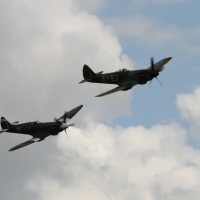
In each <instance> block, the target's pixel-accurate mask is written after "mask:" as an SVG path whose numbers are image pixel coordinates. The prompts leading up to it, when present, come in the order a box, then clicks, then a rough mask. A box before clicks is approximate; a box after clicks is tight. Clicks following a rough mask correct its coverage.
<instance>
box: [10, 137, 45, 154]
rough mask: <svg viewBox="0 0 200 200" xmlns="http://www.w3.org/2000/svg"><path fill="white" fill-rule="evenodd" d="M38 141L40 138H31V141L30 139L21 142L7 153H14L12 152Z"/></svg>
mask: <svg viewBox="0 0 200 200" xmlns="http://www.w3.org/2000/svg"><path fill="white" fill-rule="evenodd" d="M40 140H41V138H32V139H30V140H28V141H26V142H23V143H21V144H18V145H16V146H14V147H13V148H11V149H10V150H9V151H14V150H17V149H20V148H22V147H25V146H27V145H29V144H32V143H35V142H39V141H40Z"/></svg>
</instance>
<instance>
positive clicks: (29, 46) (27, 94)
mask: <svg viewBox="0 0 200 200" xmlns="http://www.w3.org/2000/svg"><path fill="white" fill-rule="evenodd" d="M88 2H89V1H88ZM0 25H1V33H0V41H1V46H0V64H1V65H0V68H1V79H0V83H1V84H0V89H1V99H0V111H1V116H5V117H6V118H7V119H8V120H9V121H10V122H14V121H17V120H19V121H20V123H23V122H25V121H34V120H40V121H42V122H44V121H53V119H54V117H60V116H61V115H62V114H63V112H64V111H65V110H67V111H69V110H70V109H72V108H74V107H76V106H78V105H81V104H84V107H83V109H82V110H81V111H80V112H79V113H78V114H77V115H76V116H75V117H74V118H73V120H72V121H71V122H72V123H75V124H76V125H77V127H86V126H87V124H86V120H88V119H93V120H94V119H96V120H97V119H98V120H100V121H108V120H113V118H115V116H118V115H121V114H122V113H123V114H126V113H129V107H130V102H131V98H132V93H131V92H126V93H121V95H118V96H117V98H116V95H114V94H113V95H110V97H105V98H104V99H102V98H95V97H94V96H95V95H97V94H99V93H101V92H104V91H106V90H108V89H110V88H113V86H106V85H100V84H89V83H85V84H82V85H79V84H78V83H79V82H80V81H81V80H82V79H83V76H82V67H83V65H84V64H88V65H89V66H91V68H92V69H93V70H94V71H95V72H97V71H101V70H104V71H105V72H110V71H115V70H118V69H119V68H129V69H133V63H132V61H131V59H130V58H128V56H126V55H124V54H122V49H121V46H120V44H119V42H118V39H117V37H116V36H115V35H114V33H113V31H112V29H111V28H110V27H109V26H105V25H104V23H103V22H102V21H100V20H99V19H98V17H96V16H94V15H91V14H89V13H88V12H86V11H85V10H81V8H80V6H79V5H78V4H76V3H74V1H56V2H54V1H42V2H41V1H37V0H36V1H34V2H33V1H26V0H24V1H23V0H22V1H17V2H7V1H1V2H0ZM122 102H123V103H122ZM116 107H118V109H115V108H116ZM61 134H62V133H61ZM29 138H30V136H23V135H17V134H10V133H2V134H1V140H0V158H1V166H0V170H1V178H2V180H3V181H2V182H1V184H0V187H1V198H2V199H13V198H17V199H31V198H32V199H36V198H35V195H34V194H33V193H32V192H30V191H28V190H27V189H26V185H25V183H26V182H27V181H28V180H29V179H30V177H31V175H32V174H36V173H37V172H38V171H39V172H44V171H46V172H47V171H49V174H51V170H52V168H51V167H52V166H53V165H54V164H53V163H54V161H53V163H52V160H51V156H53V157H54V155H57V153H58V154H59V149H57V147H56V145H55V137H49V138H47V139H46V140H45V141H43V142H41V143H36V144H33V145H30V146H28V147H26V148H24V149H20V150H18V151H15V152H12V153H8V149H10V148H11V147H13V146H15V145H16V144H18V143H21V142H23V141H26V140H28V139H29ZM55 157H56V156H55ZM48 166H49V167H50V168H48ZM46 167H47V168H48V169H47V168H46ZM10 191H12V192H10Z"/></svg>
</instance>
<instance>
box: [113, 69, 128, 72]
mask: <svg viewBox="0 0 200 200" xmlns="http://www.w3.org/2000/svg"><path fill="white" fill-rule="evenodd" d="M128 71H129V70H128V69H120V70H117V71H116V72H128Z"/></svg>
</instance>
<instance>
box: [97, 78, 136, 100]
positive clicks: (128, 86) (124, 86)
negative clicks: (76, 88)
mask: <svg viewBox="0 0 200 200" xmlns="http://www.w3.org/2000/svg"><path fill="white" fill-rule="evenodd" d="M136 84H137V82H134V83H131V84H130V83H129V84H126V85H122V86H119V87H116V88H114V89H112V90H109V91H107V92H104V93H102V94H99V95H97V96H96V97H102V96H106V95H108V94H112V93H115V92H119V91H122V90H126V89H131V88H132V87H133V86H134V85H136Z"/></svg>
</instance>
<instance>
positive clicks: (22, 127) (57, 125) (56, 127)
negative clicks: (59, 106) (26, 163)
mask: <svg viewBox="0 0 200 200" xmlns="http://www.w3.org/2000/svg"><path fill="white" fill-rule="evenodd" d="M82 107H83V105H80V106H78V107H76V108H74V109H72V110H71V111H69V112H65V113H64V115H63V116H62V117H60V118H59V119H56V118H55V119H54V121H55V122H44V123H41V122H39V121H34V122H27V123H23V124H18V121H17V122H14V123H12V124H10V123H9V122H8V121H7V120H6V119H5V118H4V117H1V127H2V130H1V131H0V133H3V132H10V133H18V134H25V135H31V136H33V138H32V139H30V140H28V141H26V142H23V143H21V144H18V145H16V146H14V147H13V148H11V149H10V150H9V151H14V150H16V149H19V148H22V147H24V146H27V145H29V144H32V143H34V142H40V141H42V140H44V139H45V138H46V137H48V136H50V135H58V133H59V132H61V131H63V130H65V132H66V129H67V128H68V127H69V126H73V125H74V124H67V122H68V121H69V120H70V119H71V118H72V117H73V116H74V115H76V113H77V112H78V111H79V110H80V109H81V108H82Z"/></svg>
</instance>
